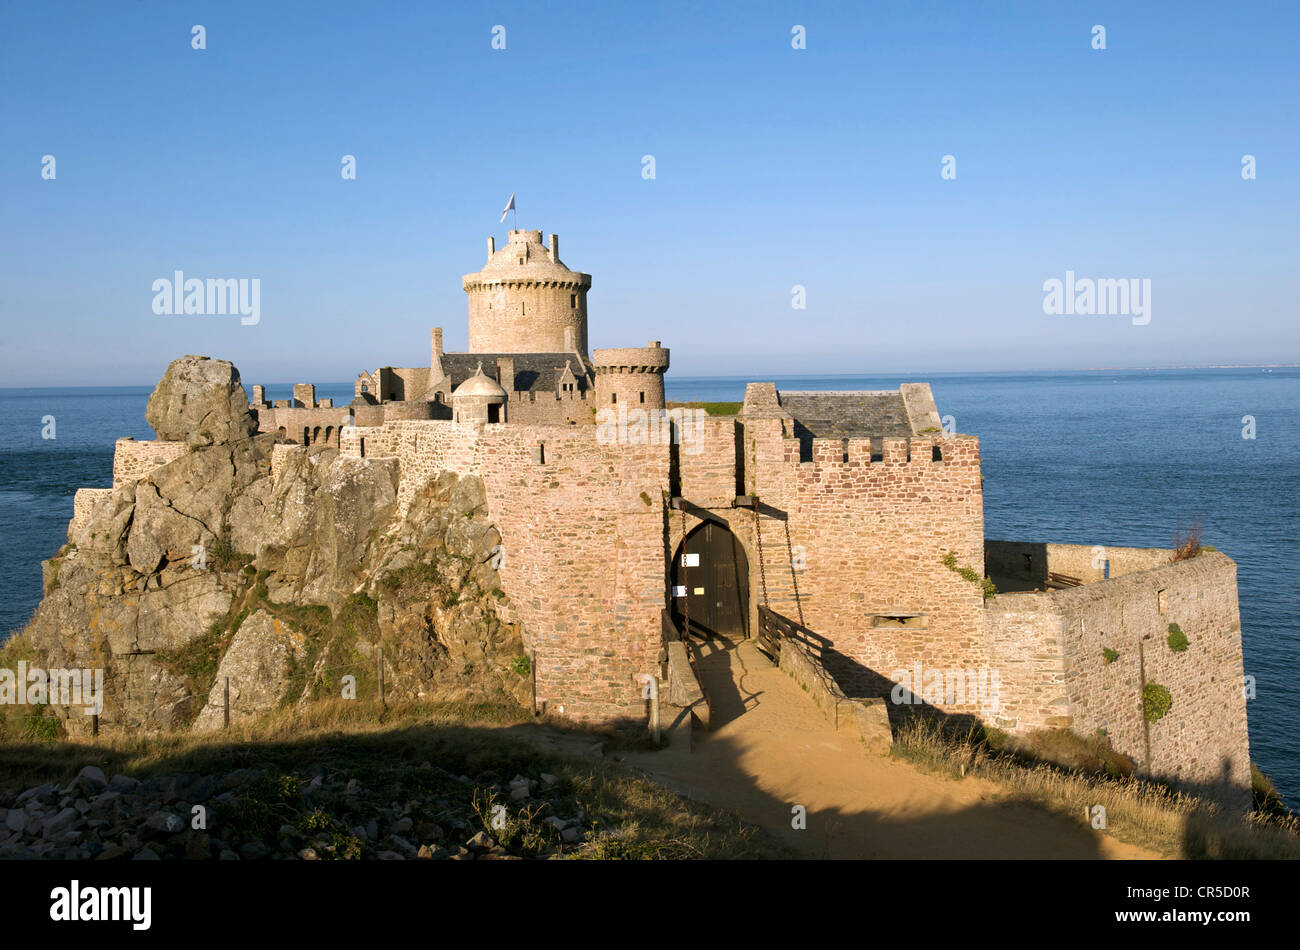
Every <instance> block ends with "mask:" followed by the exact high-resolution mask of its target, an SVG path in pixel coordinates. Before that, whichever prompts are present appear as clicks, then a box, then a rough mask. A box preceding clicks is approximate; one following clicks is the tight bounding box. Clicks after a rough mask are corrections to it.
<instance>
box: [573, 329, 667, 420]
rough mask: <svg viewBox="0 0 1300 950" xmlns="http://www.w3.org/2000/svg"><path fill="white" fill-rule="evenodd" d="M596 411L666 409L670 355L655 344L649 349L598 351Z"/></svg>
mask: <svg viewBox="0 0 1300 950" xmlns="http://www.w3.org/2000/svg"><path fill="white" fill-rule="evenodd" d="M591 358H592V363H593V364H594V365H595V367H596V408H597V409H603V408H605V407H607V406H619V405H626V406H627V407H628V409H629V410H632V409H662V408H664V373H665V372H667V370H668V351H667V350H666V349H664V348H663V347H662V346H660V345H659V341H658V340H651V341H650V343H649V344H647V345H646V346H630V347H623V348H619V349H612V350H596V351H595V352H594V353H592V354H591Z"/></svg>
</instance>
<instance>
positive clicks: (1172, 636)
mask: <svg viewBox="0 0 1300 950" xmlns="http://www.w3.org/2000/svg"><path fill="white" fill-rule="evenodd" d="M1168 643H1169V649H1171V650H1173V651H1174V652H1175V653H1182V652H1183V651H1184V650H1186V649H1187V634H1185V633H1183V631H1182V628H1181V627H1179V626H1178V624H1176V623H1171V624H1170V625H1169V640H1168Z"/></svg>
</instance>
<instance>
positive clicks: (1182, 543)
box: [1174, 518, 1203, 561]
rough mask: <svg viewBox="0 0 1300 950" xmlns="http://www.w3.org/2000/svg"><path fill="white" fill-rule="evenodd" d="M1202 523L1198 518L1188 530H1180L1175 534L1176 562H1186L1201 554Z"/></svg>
mask: <svg viewBox="0 0 1300 950" xmlns="http://www.w3.org/2000/svg"><path fill="white" fill-rule="evenodd" d="M1202 549H1203V545H1202V544H1201V521H1200V519H1199V518H1198V519H1197V520H1196V521H1194V522H1192V524H1191V526H1190V527H1188V528H1185V529H1184V528H1180V529H1179V530H1178V531H1177V532H1176V533H1175V534H1174V560H1175V561H1186V560H1189V559H1190V558H1194V557H1196V555H1198V554H1200V553H1201V550H1202Z"/></svg>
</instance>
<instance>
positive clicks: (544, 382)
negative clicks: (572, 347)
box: [442, 353, 589, 393]
mask: <svg viewBox="0 0 1300 950" xmlns="http://www.w3.org/2000/svg"><path fill="white" fill-rule="evenodd" d="M499 356H509V357H511V358H513V359H514V361H515V388H514V391H515V392H524V393H526V392H554V391H555V390H556V387H558V386H559V384H560V375H561V374H562V373H563V372H564V364H565V363H566V362H567V363H568V364H569V368H570V369H571V370H572V372H573V375H574V376H576V377H577V378H578V388H579V390H583V389H586V388H588V385H587V384H588V382H589V381H588V380H586V379H585V377H586V376H587V373H588V371H587V368H586V367H585V366H583V365H582V363H580V362H579V361H578V357H577V356H575V355H574V354H572V353H444V354H442V369H443V372H445V373H446V374H447V375H448V376H450V377H451V385H452V388H453V389H454V388H455V387H457V386H459V385H460V384H461V383H462V382H464V381H465V380H467V379H469V378H470V377H471V376H473V375H474V373H475V372H476V371H477V370H478V364H479V363H482V364H483V372H484V374H485V375H488V376H491V377H492V378H493V379H496V378H497V357H499Z"/></svg>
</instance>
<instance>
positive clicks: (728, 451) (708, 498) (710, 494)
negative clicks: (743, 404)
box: [673, 410, 743, 508]
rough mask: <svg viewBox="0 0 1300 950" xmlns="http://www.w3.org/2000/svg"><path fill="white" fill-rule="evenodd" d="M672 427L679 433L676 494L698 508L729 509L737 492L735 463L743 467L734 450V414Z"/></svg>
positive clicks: (736, 438) (736, 425) (736, 432)
mask: <svg viewBox="0 0 1300 950" xmlns="http://www.w3.org/2000/svg"><path fill="white" fill-rule="evenodd" d="M673 411H674V412H678V411H679V410H673ZM686 411H687V412H689V411H691V410H686ZM675 428H676V429H677V431H680V432H682V436H681V442H680V445H679V446H678V447H677V459H678V462H677V464H678V473H679V481H680V485H679V486H678V487H677V488H676V489H675V490H676V492H677V494H680V496H681V497H682V498H685V499H687V500H688V501H690V502H691V504H693V505H699V506H700V507H701V508H730V507H731V504H732V502H733V501H734V500H735V498H736V495H737V494H739V492H738V491H737V489H738V488H739V486H740V480H739V479H738V478H737V472H736V469H737V466H738V465H740V466H741V468H742V469H743V464H742V463H741V461H740V459H739V458H738V453H737V451H736V447H737V446H738V445H739V444H740V425H739V423H738V422H737V421H736V419H735V417H734V416H706V417H704V418H701V419H698V420H697V421H693V422H691V423H688V424H686V425H684V426H675Z"/></svg>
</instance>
